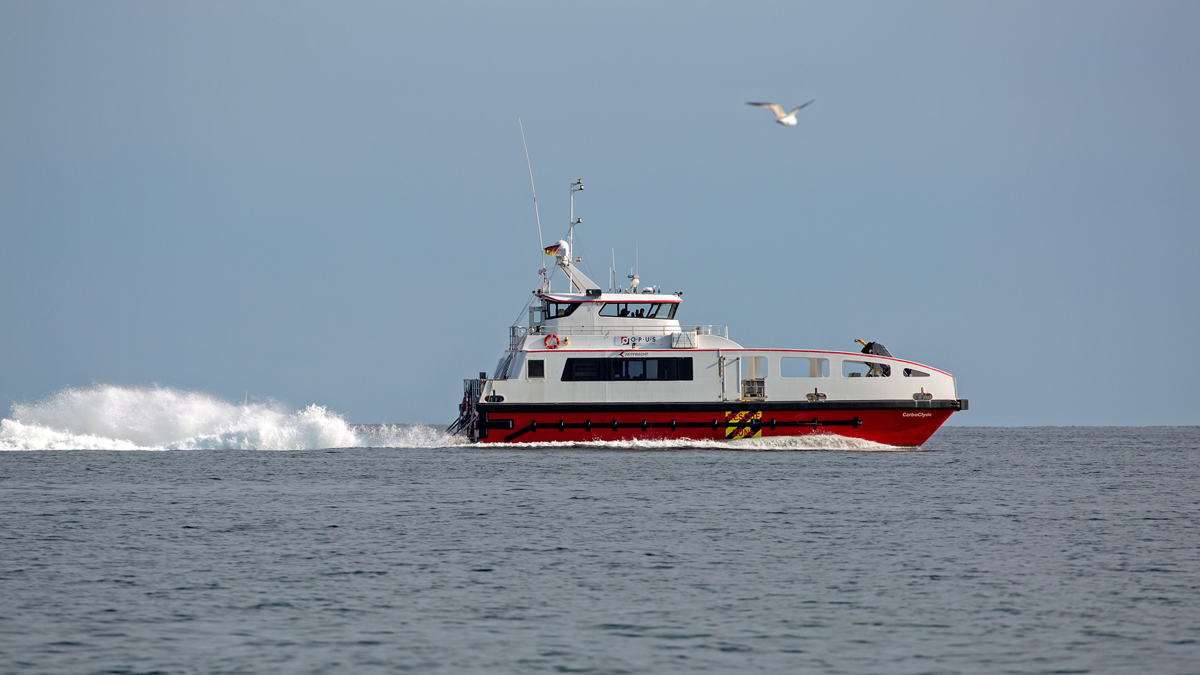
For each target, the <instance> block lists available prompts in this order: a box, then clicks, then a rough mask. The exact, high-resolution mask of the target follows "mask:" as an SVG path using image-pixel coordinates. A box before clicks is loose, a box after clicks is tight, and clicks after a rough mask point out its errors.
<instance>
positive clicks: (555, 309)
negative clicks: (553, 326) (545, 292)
mask: <svg viewBox="0 0 1200 675" xmlns="http://www.w3.org/2000/svg"><path fill="white" fill-rule="evenodd" d="M579 305H580V303H578V302H547V303H546V318H548V319H561V318H563V317H564V316H571V314H573V313H574V312H575V310H576V309H579Z"/></svg>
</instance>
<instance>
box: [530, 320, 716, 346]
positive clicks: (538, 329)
mask: <svg viewBox="0 0 1200 675" xmlns="http://www.w3.org/2000/svg"><path fill="white" fill-rule="evenodd" d="M681 331H682V332H684V333H692V334H694V335H716V336H719V337H723V338H725V339H729V326H717V325H707V326H647V325H646V324H630V325H626V326H619V325H616V326H615V325H607V326H554V327H553V328H551V327H549V326H545V325H542V326H533V327H532V328H531V327H529V326H509V327H508V344H509V347H510V348H511V349H516V348H518V346H519V345H520V344H521V341H522V340H523V339H524V338H525V336H526V335H545V334H549V333H554V334H555V335H600V336H605V335H671V334H673V333H679V332H681Z"/></svg>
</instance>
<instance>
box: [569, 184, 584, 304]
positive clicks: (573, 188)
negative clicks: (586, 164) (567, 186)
mask: <svg viewBox="0 0 1200 675" xmlns="http://www.w3.org/2000/svg"><path fill="white" fill-rule="evenodd" d="M576 192H583V179H582V178H580V179H578V180H576V181H575V182H574V183H571V229H570V230H568V231H567V243H568V244H570V246H571V253H572V254H574V253H575V226H576V225H578V224H580V223H582V222H583V218H576V217H575V193H576ZM571 263H572V261H571V260H567V264H568V265H570V264H571ZM569 278H570V277H569V276H568V279H569ZM569 283H570V284H571V290H572V291H573V290H574V288H573V287H574V285H575V284H574V280H571V281H570V282H569ZM579 290H580V291H582V290H583V289H582V288H580V289H579Z"/></svg>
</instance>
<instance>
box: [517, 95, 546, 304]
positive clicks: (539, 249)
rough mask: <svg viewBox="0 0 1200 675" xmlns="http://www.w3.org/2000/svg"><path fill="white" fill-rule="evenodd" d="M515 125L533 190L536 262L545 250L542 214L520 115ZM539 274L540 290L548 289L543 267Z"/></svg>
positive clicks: (539, 260)
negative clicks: (535, 224)
mask: <svg viewBox="0 0 1200 675" xmlns="http://www.w3.org/2000/svg"><path fill="white" fill-rule="evenodd" d="M517 125H518V126H520V127H521V145H523V146H524V147H525V165H526V166H528V167H529V187H530V189H532V190H533V217H534V218H536V219H537V228H538V262H541V260H542V257H541V256H542V251H543V250H545V246H544V245H543V244H542V216H541V214H540V213H538V205H537V186H536V185H534V184H533V162H530V161H529V144H528V143H526V142H525V125H524V124H522V123H521V118H520V117H518V118H517ZM540 274H541V275H542V286H543V288H542V290H548V289H546V288H545V286H546V283H545V281H546V268H545V267H543V268H542V269H541V272H540Z"/></svg>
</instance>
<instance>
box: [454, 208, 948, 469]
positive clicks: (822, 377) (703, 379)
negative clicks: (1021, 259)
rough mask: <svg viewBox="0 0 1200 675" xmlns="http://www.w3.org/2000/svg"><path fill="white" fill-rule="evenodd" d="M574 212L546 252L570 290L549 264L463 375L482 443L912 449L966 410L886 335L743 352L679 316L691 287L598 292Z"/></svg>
mask: <svg viewBox="0 0 1200 675" xmlns="http://www.w3.org/2000/svg"><path fill="white" fill-rule="evenodd" d="M572 194H573V193H572ZM573 215H574V213H573V211H572V216H573ZM578 222H579V221H576V220H572V226H571V231H570V234H568V238H567V239H566V240H560V241H559V242H558V243H557V244H555V245H553V246H550V247H547V248H546V249H545V252H546V253H547V254H551V255H553V256H554V261H555V264H556V265H557V266H558V269H561V270H562V271H563V273H564V274H565V275H566V277H567V281H568V290H567V292H562V293H558V292H552V291H551V289H550V281H549V279H548V277H547V276H546V270H542V271H541V274H542V282H541V286H540V287H539V289H538V290H536V291H534V301H533V302H532V303H531V306H530V307H529V313H528V323H527V325H519V324H518V325H514V326H511V327H510V328H509V344H508V349H507V350H506V351H505V352H504V355H503V356H502V357H501V359H500V362H499V363H498V364H497V366H496V369H495V371H494V372H493V374H492V376H491V377H488V376H487V373H486V372H481V373H479V377H478V378H476V379H469V380H464V382H463V400H462V403H461V404H460V406H459V417H458V419H457V420H456V421H455V422H454V423H453V424H452V425H450V429H449V431H450V433H455V434H464V435H465V436H466V437H467V438H469V439H470V440H472V441H477V442H483V443H495V442H505V443H530V442H552V441H585V442H586V441H624V440H634V439H647V440H651V439H705V440H712V439H738V438H751V437H762V436H796V435H802V434H812V433H832V434H838V435H841V436H847V437H852V438H861V439H865V440H869V441H873V442H876V443H883V444H887V445H901V446H915V445H921V444H922V443H924V442H925V441H926V440H928V439H929V437H930V436H932V435H933V433H934V432H935V431H937V429H938V427H940V426H941V425H942V423H943V422H945V421H946V419H948V418H949V417H950V415H951V414H952V413H953V412H954V411H956V410H966V409H967V400H966V399H960V398H958V391H957V383H956V382H955V379H954V377H953V376H951V375H950V374H949V373H946V372H944V371H941V370H938V369H937V368H933V367H931V366H926V365H923V364H920V363H915V362H912V361H905V360H903V359H897V358H894V357H893V356H892V355H891V354H890V353H889V352H888V351H887V349H886V348H885V347H883V345H881V344H879V343H877V342H870V343H866V342H862V341H860V343H861V344H862V345H863V350H862V352H861V353H856V352H842V351H820V350H809V349H747V348H745V347H742V346H741V345H740V344H738V343H736V342H734V341H732V340H730V339H729V330H728V327H727V326H718V325H700V326H695V325H691V326H689V325H682V324H680V322H679V321H678V319H676V315H677V313H678V311H679V308H680V305H681V304H682V301H683V300H682V294H678V293H676V294H670V295H668V294H663V293H661V292H659V289H658V288H645V289H640V288H639V282H638V278H637V276H635V275H631V276H630V284H629V286H628V287H627V288H618V287H616V285H615V283H612V284H610V288H609V291H608V292H605V291H602V290H601V289H600V288H599V286H598V284H596V283H595V282H594V281H592V280H591V279H589V278H588V277H587V276H586V275H584V274H583V272H581V271H580V270H579V268H578V267H577V266H576V265H575V263H576V262H578V261H579V260H578V259H573V258H572V257H571V251H572V243H573V233H574V226H575V224H577V223H578Z"/></svg>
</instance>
